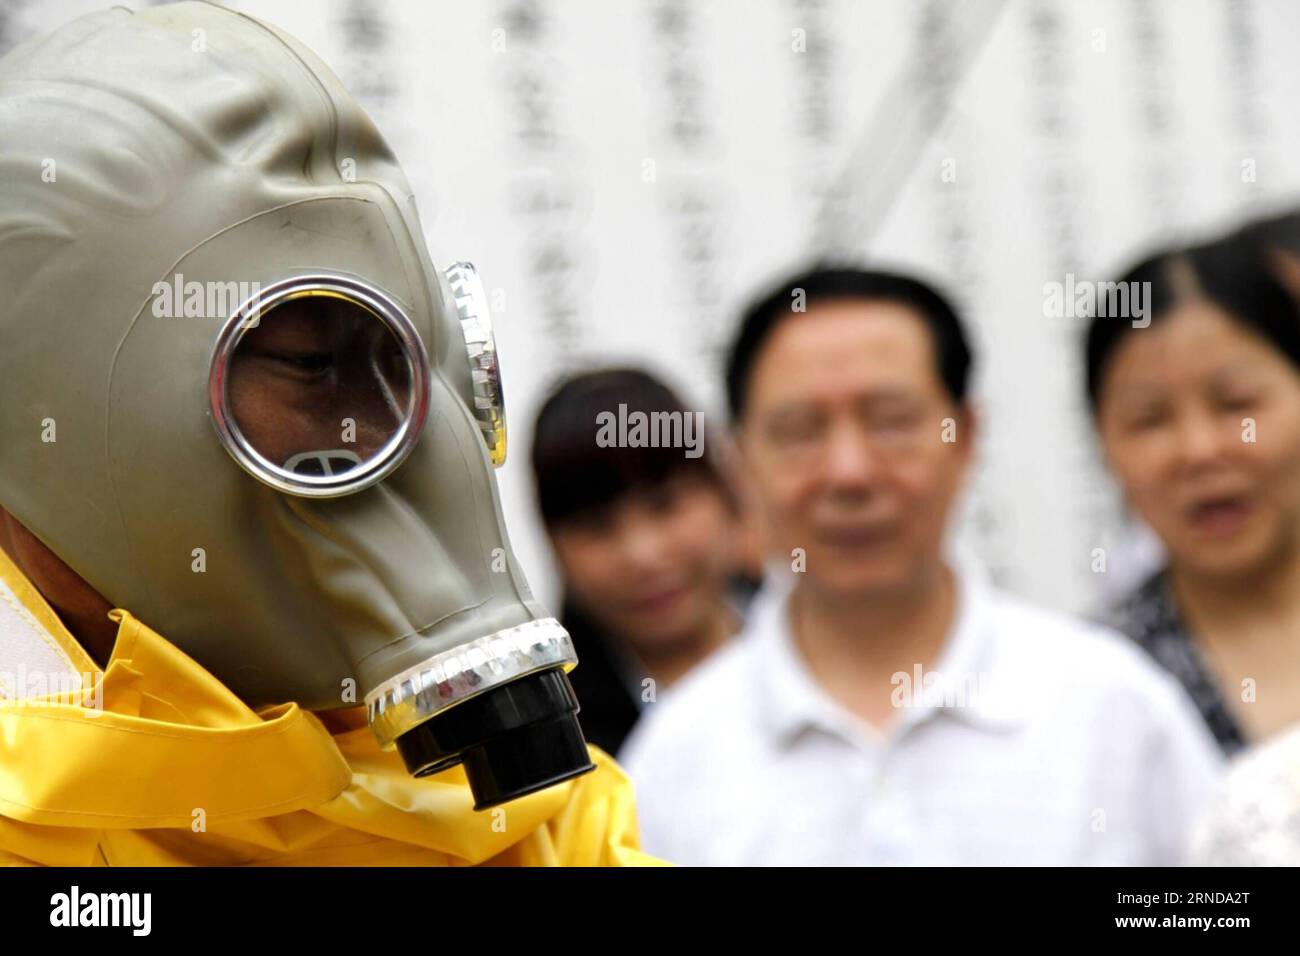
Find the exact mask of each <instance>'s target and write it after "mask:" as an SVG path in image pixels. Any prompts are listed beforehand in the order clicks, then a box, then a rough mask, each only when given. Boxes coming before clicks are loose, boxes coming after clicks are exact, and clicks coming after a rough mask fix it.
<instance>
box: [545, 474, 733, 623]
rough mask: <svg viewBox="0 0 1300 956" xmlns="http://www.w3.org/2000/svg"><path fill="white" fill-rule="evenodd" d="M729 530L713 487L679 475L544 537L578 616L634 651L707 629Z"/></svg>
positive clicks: (722, 582) (727, 561)
mask: <svg viewBox="0 0 1300 956" xmlns="http://www.w3.org/2000/svg"><path fill="white" fill-rule="evenodd" d="M735 531H736V528H735V518H734V517H733V515H732V512H731V511H730V509H729V508H728V506H727V503H726V501H725V500H724V498H723V496H722V494H721V493H720V492H719V491H718V490H717V489H716V488H715V487H714V486H713V485H710V484H709V483H707V482H705V481H703V480H701V479H698V478H693V477H690V476H678V477H675V478H670V479H669V480H668V481H666V482H664V483H663V484H661V485H658V486H655V487H651V488H647V489H644V490H639V491H634V492H630V493H629V494H627V495H624V496H623V497H622V498H620V499H619V500H617V501H615V502H613V503H612V504H610V505H608V506H606V507H604V508H598V509H594V510H592V511H589V512H585V513H580V514H578V515H576V516H574V517H573V518H570V519H568V520H566V521H564V522H561V523H559V524H557V525H556V526H555V527H553V528H552V529H551V540H552V543H553V544H554V547H555V553H556V556H557V558H558V559H559V562H560V569H561V572H562V573H563V575H564V579H565V583H566V585H567V588H568V593H569V594H570V595H571V596H572V597H573V599H574V600H575V602H577V603H578V605H579V606H580V607H581V608H582V610H583V611H584V612H585V613H586V614H587V615H589V616H590V617H591V618H592V619H593V620H594V621H595V622H596V623H597V624H599V625H600V626H602V627H603V628H605V629H606V630H608V631H609V632H610V633H612V634H614V635H616V636H617V637H620V638H622V639H624V640H626V641H629V642H630V643H632V644H633V645H634V646H638V645H639V646H647V645H649V646H657V647H658V648H660V649H667V648H669V647H671V646H672V645H673V644H677V643H683V642H688V641H693V640H695V639H697V638H698V637H699V636H700V633H701V631H702V629H704V628H707V627H709V626H710V625H711V624H712V622H713V619H714V617H715V616H716V614H717V613H718V602H719V600H721V598H722V596H723V589H724V588H725V586H726V582H727V578H728V575H729V573H730V571H731V567H732V554H731V548H732V543H733V540H734V535H735Z"/></svg>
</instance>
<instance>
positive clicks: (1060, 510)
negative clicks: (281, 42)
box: [0, 0, 1300, 609]
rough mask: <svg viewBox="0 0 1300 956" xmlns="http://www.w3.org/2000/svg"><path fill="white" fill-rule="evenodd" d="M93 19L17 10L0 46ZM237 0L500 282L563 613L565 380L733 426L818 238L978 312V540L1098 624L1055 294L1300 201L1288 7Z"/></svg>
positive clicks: (1137, 2)
mask: <svg viewBox="0 0 1300 956" xmlns="http://www.w3.org/2000/svg"><path fill="white" fill-rule="evenodd" d="M106 5H107V4H105V3H99V2H93V0H53V2H50V0H42V2H40V3H36V2H24V0H0V52H3V51H4V50H7V49H8V48H9V47H11V46H12V45H13V44H15V43H17V42H20V41H21V40H23V39H26V38H27V37H29V36H32V35H34V34H37V33H41V32H44V31H47V30H49V29H52V28H54V27H56V26H58V25H60V24H61V23H63V22H64V21H66V20H69V19H71V18H73V17H75V16H78V15H80V14H82V13H86V12H89V11H92V10H96V9H100V8H102V7H104V6H106ZM227 6H231V7H233V8H235V9H238V10H241V11H243V12H246V13H249V14H252V15H253V16H256V17H260V18H262V19H265V20H268V21H271V22H272V23H275V24H276V25H278V26H280V27H282V28H284V29H286V30H288V31H289V32H291V33H293V34H295V35H296V36H298V37H299V38H300V39H302V40H303V41H304V42H305V43H307V44H308V45H309V46H311V47H312V48H313V49H315V50H316V52H317V53H319V54H320V55H321V56H322V58H324V60H325V61H326V62H327V63H329V64H330V65H331V66H332V67H333V68H334V70H335V71H336V72H337V73H338V74H339V76H340V77H341V78H342V79H343V81H344V82H345V83H347V84H348V85H349V86H350V87H351V88H352V90H353V91H354V93H355V94H356V95H357V96H358V98H359V99H360V101H361V102H362V103H363V105H365V106H366V108H367V109H368V110H369V111H370V113H371V114H372V116H373V117H374V119H375V121H376V122H377V124H378V125H379V127H380V129H381V130H382V131H383V132H384V133H385V135H386V136H387V138H388V139H389V141H390V143H391V144H392V146H393V147H394V149H395V150H396V152H397V154H398V156H399V158H400V159H401V160H402V162H403V164H404V166H405V168H406V171H407V174H408V176H409V177H410V180H411V184H412V187H413V188H414V190H415V193H416V196H417V199H418V202H419V204H420V208H421V210H422V216H423V224H424V227H425V232H426V237H427V239H428V241H429V244H430V248H431V250H432V251H433V254H434V257H435V261H436V262H437V263H438V264H439V265H444V266H445V265H447V264H449V263H450V262H452V261H454V260H456V259H469V260H471V261H473V262H475V263H476V264H477V265H478V266H479V268H480V270H481V271H482V272H483V274H484V279H485V282H486V284H487V287H488V289H489V292H490V294H491V295H492V296H493V297H494V300H495V304H496V321H497V326H498V331H497V335H498V341H499V343H500V347H501V351H502V356H503V365H504V374H505V391H506V395H507V400H508V413H509V416H510V421H511V426H512V444H511V448H510V459H509V461H508V463H507V465H506V466H505V468H504V469H502V470H501V472H499V476H500V480H501V489H502V497H503V501H504V504H505V507H506V511H507V518H508V520H509V522H510V527H511V529H512V537H513V541H514V544H515V547H516V549H517V551H518V553H519V556H520V559H521V561H522V562H523V564H524V566H525V568H526V569H527V570H528V571H529V574H530V577H531V578H532V581H533V584H534V587H535V589H536V590H537V591H538V593H539V594H540V595H542V596H543V597H544V598H546V599H548V600H549V599H551V598H553V597H554V587H555V578H554V574H553V571H552V568H551V565H550V555H549V551H548V549H547V546H546V542H545V539H544V536H543V535H542V533H541V529H540V527H539V525H538V523H537V520H536V518H535V515H534V509H533V501H532V486H531V479H530V476H529V472H528V467H527V453H528V448H529V443H530V441H531V426H532V418H533V416H534V414H535V413H536V409H537V407H538V404H539V402H540V400H541V398H542V397H543V396H544V394H545V391H546V389H547V388H548V386H549V385H550V384H551V383H552V382H553V381H554V379H555V378H556V377H557V376H558V375H560V374H562V373H563V372H564V371H566V370H568V369H573V368H576V367H584V366H586V365H589V364H592V363H596V362H607V361H608V362H628V361H630V362H635V363H639V364H643V365H645V366H647V367H649V368H650V369H652V370H654V371H657V372H659V373H660V374H662V375H664V376H665V377H666V378H668V380H669V381H671V382H672V383H673V384H674V385H676V386H677V387H679V388H680V390H681V391H682V392H683V394H684V397H686V399H687V401H688V402H690V403H692V404H694V405H695V406H696V407H700V408H703V409H705V410H706V413H707V414H708V416H709V417H710V418H712V419H715V420H716V421H717V422H721V421H722V410H723V402H722V391H721V381H720V369H719V360H720V354H721V349H722V347H723V346H724V344H725V342H726V339H727V336H728V333H729V328H730V323H731V321H732V319H733V317H734V315H735V312H736V310H737V309H738V308H739V306H740V305H741V304H742V303H743V302H744V301H745V299H746V298H747V296H748V295H749V294H751V293H753V292H754V291H756V290H757V289H758V288H760V287H761V286H763V285H765V284H766V283H768V282H769V281H771V280H772V279H773V278H774V277H775V275H776V274H777V273H779V272H783V271H785V270H786V269H787V268H788V267H789V266H790V265H791V264H792V263H795V262H796V261H799V260H802V259H805V258H807V257H808V256H810V255H811V254H813V253H814V252H815V251H822V252H830V253H832V254H836V255H851V256H858V257H864V258H867V259H869V260H872V261H875V262H879V263H882V264H885V265H889V266H894V267H901V268H906V269H912V270H917V271H920V272H922V273H924V274H926V275H928V276H930V277H932V278H934V279H936V280H937V281H938V282H939V283H941V284H942V285H943V286H944V287H945V288H946V289H947V290H948V291H949V292H950V294H951V295H952V296H953V298H954V299H955V301H956V302H957V303H958V304H959V305H960V306H961V308H962V310H963V311H964V313H965V315H966V316H967V318H968V320H969V322H970V325H971V328H972V334H973V336H974V338H975V341H976V344H977V348H978V366H979V368H978V375H977V379H976V391H977V397H978V401H979V403H980V406H981V408H982V411H983V424H984V429H983V433H982V435H981V436H980V454H979V467H978V469H977V473H976V476H975V481H974V483H973V485H972V488H971V490H970V493H969V494H968V496H967V501H966V503H965V508H964V512H963V518H962V521H961V524H960V529H959V534H958V536H957V537H958V545H959V547H960V550H961V552H962V553H963V555H965V556H969V557H970V558H973V559H974V560H976V561H978V562H979V563H981V564H983V565H985V566H986V567H987V568H988V570H989V573H990V574H991V576H992V577H993V579H994V580H995V581H997V582H999V583H1001V584H1002V585H1004V586H1006V587H1008V588H1010V589H1012V590H1014V591H1017V592H1019V593H1021V594H1023V595H1026V596H1029V597H1031V598H1034V599H1037V600H1039V601H1042V602H1044V603H1047V604H1051V605H1055V606H1058V607H1063V608H1071V609H1084V608H1088V607H1090V606H1092V605H1093V604H1094V603H1095V602H1096V601H1097V599H1098V598H1099V597H1100V596H1101V595H1102V594H1103V593H1109V592H1112V591H1114V590H1115V589H1116V588H1118V587H1120V586H1121V585H1122V584H1124V583H1126V582H1128V581H1131V580H1132V578H1133V577H1134V576H1135V575H1137V574H1138V573H1140V571H1141V570H1142V567H1143V564H1142V561H1141V560H1140V552H1141V548H1139V547H1137V544H1135V542H1137V543H1140V539H1137V538H1135V536H1134V533H1133V530H1132V529H1130V528H1127V527H1126V526H1125V524H1124V522H1123V518H1122V515H1121V513H1120V510H1119V508H1118V505H1117V503H1116V500H1115V497H1114V494H1113V491H1112V489H1111V487H1110V485H1109V483H1108V482H1107V481H1106V479H1105V477H1104V475H1103V474H1102V472H1101V470H1100V467H1099V464H1098V460H1097V456H1096V450H1095V446H1094V442H1093V439H1092V434H1091V430H1090V426H1089V423H1088V421H1087V418H1086V415H1085V409H1084V402H1083V393H1082V384H1081V362H1080V338H1081V335H1082V323H1081V322H1080V321H1079V320H1077V319H1062V318H1045V317H1044V309H1043V305H1044V291H1043V287H1044V284H1045V283H1048V282H1065V281H1066V277H1067V275H1068V274H1071V273H1072V274H1074V275H1075V276H1076V277H1078V278H1081V279H1083V278H1089V279H1105V278H1108V277H1110V276H1111V274H1112V273H1113V272H1114V271H1115V270H1116V269H1117V268H1118V267H1120V266H1122V265H1123V264H1125V262H1127V261H1128V260H1129V259H1131V258H1132V257H1133V256H1134V255H1136V254H1138V253H1140V252H1142V251H1144V250H1146V249H1149V248H1151V247H1153V246H1154V245H1157V244H1159V243H1162V242H1167V241H1170V240H1175V239H1186V238H1196V237H1198V236H1201V235H1205V234H1208V233H1212V232H1214V231H1216V230H1217V229H1219V228H1222V227H1226V226H1229V225H1232V224H1234V223H1235V222H1236V221H1237V220H1239V219H1241V218H1243V217H1246V216H1249V215H1254V214H1258V213H1262V212H1265V211H1269V210H1272V209H1275V208H1279V207H1281V206H1285V205H1287V204H1288V203H1292V202H1300V162H1297V160H1296V157H1297V156H1300V109H1298V108H1297V107H1298V105H1300V57H1297V55H1296V53H1297V50H1296V38H1297V37H1300V5H1297V4H1295V3H1293V2H1289V0H1104V2H1088V3H1080V2H1065V0H1006V2H1002V0H962V2H956V0H954V2H941V0H929V2H925V0H891V2H869V3H868V2H852V0H762V2H756V0H749V2H745V0H691V2H686V0H605V2H598V0H553V2H552V0H489V2H481V3H466V2H458V3H452V2H432V3H430V2H416V0H410V2H378V0H327V2H323V3H304V2H301V0H243V2H235V3H230V4H227ZM0 148H2V144H0ZM1097 548H1104V549H1106V550H1107V567H1108V571H1107V573H1106V574H1097V573H1095V572H1094V571H1093V570H1092V565H1093V558H1094V554H1095V549H1097Z"/></svg>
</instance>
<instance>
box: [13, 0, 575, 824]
mask: <svg viewBox="0 0 1300 956" xmlns="http://www.w3.org/2000/svg"><path fill="white" fill-rule="evenodd" d="M200 39H201V43H199V40H200ZM51 170H52V171H53V172H52V173H51ZM0 288H3V290H4V295H3V296H0V334H2V335H3V341H0V442H2V443H3V448H4V454H3V457H2V459H0V504H3V505H4V507H5V508H7V509H8V510H9V511H10V512H11V513H13V514H14V516H15V517H16V518H17V519H18V520H19V521H21V522H22V523H23V524H24V525H25V526H26V527H27V528H29V529H30V530H31V531H32V532H33V533H34V534H36V535H37V536H38V537H39V538H40V539H41V540H42V541H43V542H44V543H45V544H46V545H47V546H48V547H49V548H50V549H51V550H52V551H54V552H55V553H56V554H57V555H58V556H59V557H60V558H62V559H63V560H64V561H65V562H67V563H68V564H69V565H70V566H71V567H72V568H73V569H74V570H75V571H76V572H77V573H78V574H79V575H80V576H81V577H83V578H84V579H85V580H86V581H87V582H89V583H90V584H91V585H92V586H93V587H95V588H96V589H97V590H98V591H99V592H100V593H101V594H103V595H104V596H105V597H107V598H108V599H109V601H110V602H112V603H113V604H114V605H117V606H121V607H124V608H127V609H128V610H130V611H131V612H132V613H133V614H135V615H136V616H138V617H139V618H140V619H141V620H143V621H144V622H145V623H147V624H149V625H150V626H151V627H154V628H155V629H157V630H159V631H160V632H161V633H162V634H164V635H165V636H166V637H167V638H168V639H169V640H171V641H172V642H173V643H175V644H176V645H177V646H179V647H180V648H181V649H182V650H184V651H186V652H187V653H188V654H190V656H192V657H193V658H195V660H197V661H198V662H199V663H201V664H203V665H204V666H205V667H206V668H207V669H208V670H210V671H211V672H212V673H213V674H214V675H215V676H216V677H218V678H219V679H220V680H221V681H222V682H223V683H225V684H226V685H227V686H228V687H229V688H231V689H232V690H233V691H234V692H236V693H237V694H239V696H240V697H241V698H243V699H244V700H245V701H247V702H248V703H250V704H253V705H259V704H264V703H279V702H283V701H289V700H292V701H297V702H298V703H299V704H300V705H301V706H303V707H306V708H310V709H317V710H321V709H331V708H339V707H347V706H355V705H358V704H362V703H364V704H365V706H366V708H367V710H368V714H369V719H370V724H371V727H372V728H373V729H374V731H375V733H376V734H377V736H378V737H379V740H380V741H381V743H383V744H384V745H395V746H396V747H397V748H398V750H399V751H401V753H402V756H403V758H404V759H405V761H406V764H407V766H408V768H410V770H411V771H412V772H413V773H416V774H417V775H423V774H426V773H432V772H436V771H438V770H441V769H444V768H446V767H448V766H451V765H453V764H455V763H458V762H461V763H464V765H465V769H466V773H467V776H468V778H469V781H470V784H471V786H472V787H473V789H474V793H475V797H476V800H477V805H478V806H479V807H485V806H490V805H493V804H495V803H500V802H502V801H503V800H507V799H511V798H513V797H515V796H519V795H522V794H523V793H527V792H530V791H532V790H536V789H540V788H542V787H545V786H548V785H551V784H553V783H557V782H559V781H561V780H564V779H568V778H569V777H572V776H575V775H576V774H579V773H582V772H584V771H586V770H589V769H592V764H591V762H590V759H589V756H588V754H587V751H586V746H585V744H584V742H583V739H582V735H581V731H580V730H579V728H578V724H577V720H576V712H577V703H576V700H575V699H574V697H573V692H572V690H571V688H570V687H569V683H568V679H567V677H566V676H565V675H566V673H567V671H568V670H569V669H571V668H572V667H573V666H574V665H575V664H576V657H575V655H574V652H573V647H572V644H571V642H570V640H569V636H568V634H567V633H566V632H565V631H564V629H563V628H562V627H561V626H560V625H559V624H558V622H556V621H555V620H554V618H552V617H550V616H549V615H548V614H547V613H546V611H545V610H544V609H543V608H542V607H540V606H539V605H538V604H537V603H536V602H535V601H534V599H533V597H532V594H531V592H530V591H529V589H528V585H527V583H526V582H525V580H524V576H523V574H522V572H521V570H520V568H519V567H518V565H517V562H516V560H515V558H514V555H513V553H512V551H511V547H510V543H509V540H508V538H507V536H506V530H505V526H504V523H503V520H502V515H501V507H500V502H499V499H498V496H497V488H496V482H495V476H494V474H493V466H494V465H499V464H500V463H501V462H502V461H503V460H504V457H505V441H506V438H505V420H504V413H503V408H502V401H501V399H502V396H501V383H500V375H499V367H498V364H497V357H496V348H495V343H494V340H493V336H492V329H491V324H490V320H489V318H488V314H487V309H486V300H485V296H484V293H483V288H482V285H481V282H480V280H479V278H478V276H477V274H476V273H475V271H474V269H473V267H472V266H469V265H468V264H466V263H458V264H457V265H455V266H453V267H452V268H451V269H449V270H447V272H446V273H445V274H443V273H440V272H439V271H438V270H436V269H435V268H434V267H433V265H432V264H431V261H430V258H429V254H428V251H427V250H426V248H425V245H424V241H423V238H422V232H421V229H420V225H419V221H418V218H417V214H416V210H415V206H414V203H413V199H412V196H411V191H410V188H409V186H408V185H407V182H406V179H405V177H404V176H403V174H402V172H401V170H400V168H399V166H398V164H397V162H396V160H395V159H394V158H393V156H392V155H391V153H390V152H389V150H388V147H387V145H386V144H385V143H384V141H383V139H382V138H381V137H380V135H379V133H378V132H377V131H376V130H375V128H374V127H373V125H372V124H371V122H370V120H369V119H368V117H366V115H365V114H364V113H363V112H362V111H361V109H360V108H359V107H358V106H357V105H356V104H355V102H353V100H352V99H351V98H350V96H349V95H348V94H347V92H346V91H345V90H344V89H343V87H342V85H341V84H340V83H339V81H338V80H337V78H335V77H334V76H333V74H332V73H330V71H329V70H328V68H326V67H325V66H324V64H322V63H321V62H320V61H319V60H318V59H317V58H316V57H315V56H314V54H312V53H311V51H310V50H308V49H307V48H306V47H304V46H302V45H301V44H300V43H298V42H297V41H295V40H294V39H292V38H291V37H288V36H286V35H285V34H283V33H281V32H279V31H278V30H275V29H274V28H271V27H269V26H267V25H265V24H263V23H261V22H259V21H256V20H253V19H251V18H249V17H246V16H244V15H242V14H238V13H235V12H232V11H229V10H226V9H223V8H220V7H215V6H210V5H207V4H202V3H180V4H174V5H170V6H164V7H155V8H152V9H149V10H146V11H142V12H140V13H137V14H131V13H130V12H128V11H125V10H122V9H120V8H117V9H113V10H109V11H105V12H103V13H99V14H94V15H91V16H88V17H83V18H81V19H79V20H77V21H74V22H73V23H71V24H69V25H68V26H67V27H65V28H63V29H62V30H60V31H58V32H56V33H55V34H53V35H52V36H50V37H47V38H42V40H41V41H39V42H33V43H29V44H26V45H24V46H22V47H19V48H18V49H17V50H15V51H14V52H13V53H11V54H10V55H9V56H8V57H6V58H5V59H3V60H0ZM51 436H53V437H51Z"/></svg>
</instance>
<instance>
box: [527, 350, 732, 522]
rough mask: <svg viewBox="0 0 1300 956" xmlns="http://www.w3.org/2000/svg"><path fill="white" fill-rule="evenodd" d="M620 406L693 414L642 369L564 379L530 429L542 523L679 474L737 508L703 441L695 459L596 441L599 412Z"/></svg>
mask: <svg viewBox="0 0 1300 956" xmlns="http://www.w3.org/2000/svg"><path fill="white" fill-rule="evenodd" d="M619 405H626V406H627V411H628V413H629V414H630V413H632V412H644V413H646V414H647V415H648V414H651V413H653V412H669V413H672V412H679V413H682V414H683V415H686V414H690V412H689V411H688V410H687V408H686V407H685V405H683V404H682V402H681V400H680V399H679V398H678V397H677V395H676V394H675V393H674V392H673V391H672V389H670V388H669V387H668V386H667V385H665V384H664V383H663V382H661V381H659V379H657V378H655V377H654V376H653V375H650V374H649V373H648V372H645V371H642V370H641V369H637V368H608V369H601V370H598V371H591V372H584V373H580V374H576V375H572V376H569V377H567V378H565V379H563V380H561V381H560V382H559V383H558V384H557V385H556V386H555V387H554V389H553V390H552V391H551V394H550V397H549V398H547V399H546V401H545V402H544V403H543V405H542V408H541V410H540V411H539V412H538V413H537V422H536V424H535V426H534V429H533V448H532V465H533V478H534V481H535V483H536V489H537V504H538V508H539V510H540V511H541V514H542V520H543V522H545V523H546V524H547V525H548V526H549V525H553V524H555V523H557V522H563V521H564V520H566V519H568V518H572V517H573V516H575V515H577V514H580V513H588V512H591V511H594V510H596V509H599V508H603V507H606V506H608V505H610V504H613V503H614V502H615V501H617V500H618V499H619V498H622V497H623V496H624V495H626V494H628V493H629V492H632V491H635V490H638V489H642V488H655V487H658V486H661V485H662V484H664V483H665V482H667V481H668V480H669V479H672V478H675V477H678V476H679V475H683V474H685V475H692V476H696V477H698V478H701V479H703V480H704V481H706V482H707V483H709V484H712V485H714V486H715V487H717V488H718V490H719V491H720V492H721V493H722V494H723V496H724V498H725V499H726V500H727V503H728V504H729V505H733V506H734V499H733V498H732V497H731V489H730V487H729V486H728V484H727V483H726V481H725V480H724V478H723V476H722V472H721V471H720V469H719V468H718V466H717V464H716V461H715V458H714V457H713V455H712V454H711V451H710V448H711V443H710V442H709V441H708V440H705V441H704V446H703V448H704V453H703V454H702V455H700V456H699V457H697V458H688V457H686V455H685V454H684V453H683V450H682V449H681V448H670V447H627V448H622V447H618V448H615V447H601V446H600V445H598V444H597V443H596V434H597V432H598V431H599V427H598V425H597V416H598V415H600V414H601V413H605V412H612V413H614V414H617V413H618V407H619ZM706 439H707V429H706Z"/></svg>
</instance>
